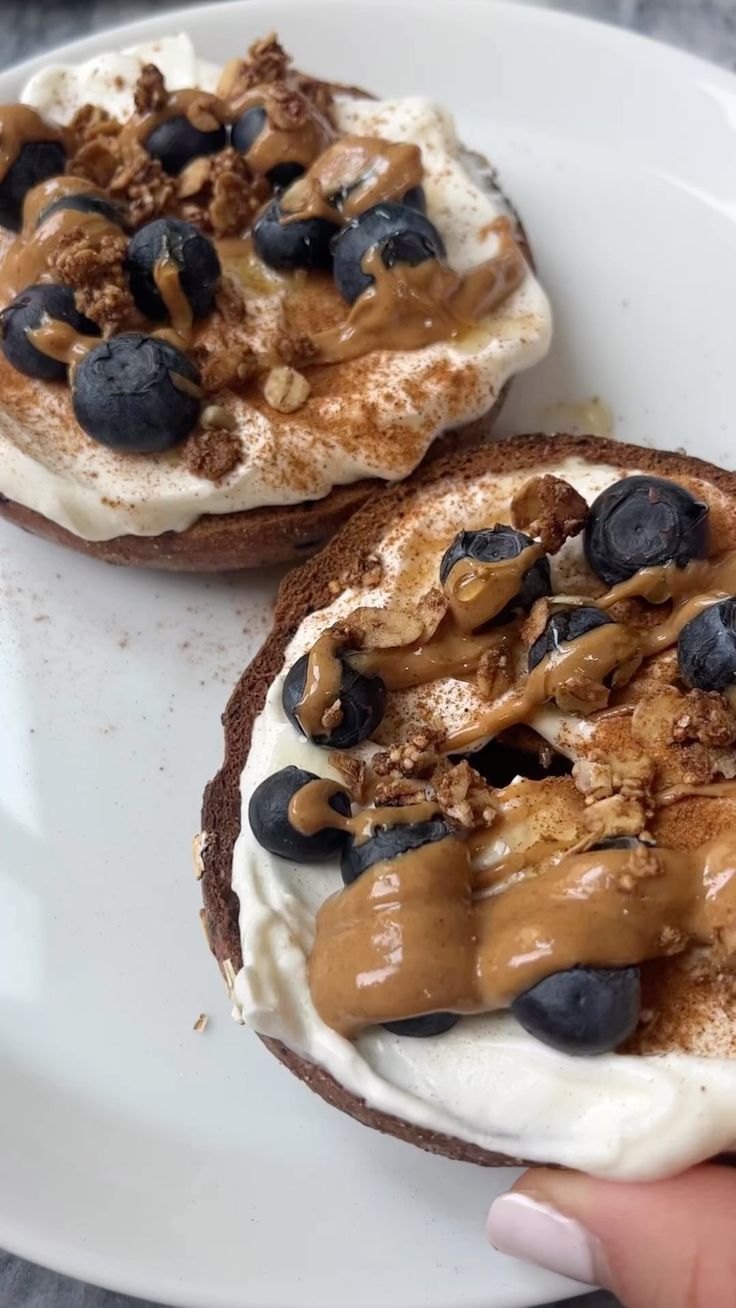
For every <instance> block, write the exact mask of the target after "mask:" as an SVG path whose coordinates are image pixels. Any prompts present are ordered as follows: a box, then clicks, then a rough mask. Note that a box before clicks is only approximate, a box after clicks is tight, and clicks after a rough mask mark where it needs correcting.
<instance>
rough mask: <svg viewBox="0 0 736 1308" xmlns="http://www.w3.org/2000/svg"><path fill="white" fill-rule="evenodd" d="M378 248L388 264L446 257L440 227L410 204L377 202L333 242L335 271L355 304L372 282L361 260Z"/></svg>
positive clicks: (343, 292)
mask: <svg viewBox="0 0 736 1308" xmlns="http://www.w3.org/2000/svg"><path fill="white" fill-rule="evenodd" d="M373 249H378V250H380V253H381V258H382V260H383V262H384V264H385V266H386V267H387V268H393V266H394V264H397V263H408V264H410V265H411V266H412V267H414V266H415V265H416V264H418V263H424V262H425V260H426V259H444V258H445V244H444V241H443V240H442V237H441V236H440V234H439V232H438V231H437V228H436V227H435V226H434V225H433V223H431V222H430V221H429V219H428V218H425V216H424V214H423V213H420V212H419V210H418V209H413V208H412V207H411V206H410V205H406V204H395V203H393V202H387V203H386V204H374V205H373V207H372V208H371V209H366V211H365V213H362V214H360V215H359V216H358V217H357V218H353V220H352V222H349V223H348V224H347V226H346V227H344V228H343V230H342V231H341V232H340V235H339V236H338V237H337V238H336V239H335V241H334V244H333V255H334V265H333V273H334V277H335V283H336V285H337V289H338V291H339V292H340V294H341V295H342V297H343V299H345V300H347V301H348V303H349V304H352V303H353V301H354V300H357V298H358V296H359V295H361V294H362V293H363V291H365V290H367V289H368V287H369V286H371V285H372V284H373V278H372V277H371V275H370V274H369V273H366V272H363V269H362V268H361V262H362V260H363V256H364V255H365V254H367V253H368V251H369V250H373Z"/></svg>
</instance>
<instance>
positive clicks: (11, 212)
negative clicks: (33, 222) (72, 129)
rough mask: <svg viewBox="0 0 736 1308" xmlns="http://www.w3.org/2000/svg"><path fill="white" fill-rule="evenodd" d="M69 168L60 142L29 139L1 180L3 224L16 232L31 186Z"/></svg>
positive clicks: (0, 193)
mask: <svg viewBox="0 0 736 1308" xmlns="http://www.w3.org/2000/svg"><path fill="white" fill-rule="evenodd" d="M65 167H66V152H65V150H64V147H63V145H61V143H60V142H59V141H27V142H26V144H25V145H23V146H21V148H20V151H19V153H18V157H17V159H16V160H15V162H14V163H12V164H11V165H10V167H9V169H8V171H7V172H6V174H5V176H4V177H3V179H2V181H1V182H0V226H2V227H9V228H10V230H11V231H13V232H17V231H18V229H19V227H20V225H21V214H22V211H23V201H24V200H25V198H26V195H27V193H28V192H29V191H30V190H31V188H32V187H34V186H37V185H38V183H39V182H45V181H47V180H48V178H49V177H57V176H58V174H59V173H63V171H64V168H65Z"/></svg>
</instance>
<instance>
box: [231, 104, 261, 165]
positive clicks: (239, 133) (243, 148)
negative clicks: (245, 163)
mask: <svg viewBox="0 0 736 1308" xmlns="http://www.w3.org/2000/svg"><path fill="white" fill-rule="evenodd" d="M267 122H268V114H267V113H266V110H265V109H264V108H263V105H260V104H254V105H251V107H250V109H246V111H245V113H244V114H241V115H240V117H239V118H238V119H236V121H235V122H234V123H233V130H232V136H231V138H230V139H231V141H232V143H233V145H234V146H235V149H236V150H238V151H239V152H240V154H247V153H248V151H249V150H250V149H251V148H252V147H253V146H254V145H255V143H256V140H257V139H258V137H259V136H260V135H261V132H262V131H263V129H264V127H265V126H266V124H267Z"/></svg>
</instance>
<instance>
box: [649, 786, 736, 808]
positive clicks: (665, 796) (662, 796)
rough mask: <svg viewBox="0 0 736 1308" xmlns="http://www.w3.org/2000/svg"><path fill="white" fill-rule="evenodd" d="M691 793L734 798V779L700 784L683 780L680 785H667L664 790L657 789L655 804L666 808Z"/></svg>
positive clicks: (735, 795) (735, 787)
mask: <svg viewBox="0 0 736 1308" xmlns="http://www.w3.org/2000/svg"><path fill="white" fill-rule="evenodd" d="M691 795H703V796H704V797H705V798H706V799H707V798H708V797H710V798H711V799H736V781H707V782H705V783H704V784H703V785H700V786H696V785H690V784H687V783H685V782H683V783H682V784H681V785H677V786H668V787H667V789H666V790H660V791H658V793H657V797H656V798H657V806H658V808H667V807H668V806H669V805H670V804H677V803H678V802H679V800H681V799H689V798H690V796H691Z"/></svg>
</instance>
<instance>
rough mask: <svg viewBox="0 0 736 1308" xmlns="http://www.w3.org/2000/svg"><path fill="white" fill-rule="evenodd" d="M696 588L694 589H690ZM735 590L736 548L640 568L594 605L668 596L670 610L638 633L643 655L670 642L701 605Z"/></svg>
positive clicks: (606, 606)
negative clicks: (680, 564)
mask: <svg viewBox="0 0 736 1308" xmlns="http://www.w3.org/2000/svg"><path fill="white" fill-rule="evenodd" d="M693 592H696V593H693ZM734 594H736V551H729V552H728V553H726V554H723V555H721V557H720V558H718V559H693V560H692V561H691V562H690V563H688V564H686V566H685V567H684V568H679V567H678V566H677V564H675V563H668V564H666V565H665V566H664V567H661V568H642V569H641V571H640V572H636V573H634V576H633V577H629V578H628V580H627V581H622V582H620V583H619V585H618V586H614V587H613V588H612V589H611V590H609V591H608V592H607V594H605V595H601V596H600V598H599V599H597V600H593V601H592V603H594V604H597V606H598V608H601V609H610V608H612V607H613V605H614V604H617V603H619V602H620V601H621V600H625V599H631V598H633V597H639V598H641V599H645V600H648V601H649V602H650V603H652V604H661V603H662V602H663V601H665V600H668V599H671V600H672V601H673V608H672V613H671V614H670V616H669V617H668V618H666V619H665V620H664V622H661V623H659V624H658V625H657V626H656V627H652V628H650V629H649V631H647V632H642V633H641V637H640V640H641V650H642V653H643V654H644V655H645V656H646V655H649V654H656V653H658V652H659V651H660V650H662V649H666V648H667V646H668V645H672V644H674V642H675V641H676V640H677V637H678V636H679V634H680V632H681V631H682V628H683V627H684V626H686V624H687V623H688V622H690V621H691V619H692V618H694V617H697V615H698V613H700V612H701V611H702V610H703V609H707V608H709V607H710V605H711V604H714V603H716V601H717V600H719V599H725V598H727V597H728V596H729V595H734Z"/></svg>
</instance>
